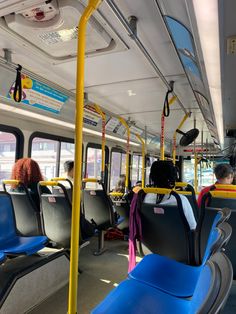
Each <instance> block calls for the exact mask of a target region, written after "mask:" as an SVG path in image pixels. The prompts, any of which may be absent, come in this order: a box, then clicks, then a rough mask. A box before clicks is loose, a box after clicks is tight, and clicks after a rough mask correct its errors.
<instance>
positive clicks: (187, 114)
mask: <svg viewBox="0 0 236 314" xmlns="http://www.w3.org/2000/svg"><path fill="white" fill-rule="evenodd" d="M189 116H190V113H186V115H185V116H184V117H183V119H182V120H181V122H180V124H179V126H178V128H177V129H176V130H175V132H174V135H173V151H172V154H173V155H172V156H173V164H174V165H175V163H176V135H177V130H180V129H181V128H182V126H183V124H184V122H185V121H186V119H187V118H188V117H189Z"/></svg>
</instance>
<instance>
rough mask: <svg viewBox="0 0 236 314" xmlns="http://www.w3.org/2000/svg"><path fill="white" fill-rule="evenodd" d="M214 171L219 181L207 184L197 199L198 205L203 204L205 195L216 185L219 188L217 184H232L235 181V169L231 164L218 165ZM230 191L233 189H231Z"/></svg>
mask: <svg viewBox="0 0 236 314" xmlns="http://www.w3.org/2000/svg"><path fill="white" fill-rule="evenodd" d="M214 173H215V176H216V179H217V181H216V183H215V184H213V185H210V186H207V187H205V188H204V189H202V190H201V192H200V194H199V195H198V199H197V203H198V207H200V206H201V202H202V198H203V195H204V194H206V193H208V192H209V191H210V190H211V189H212V188H213V187H214V186H215V187H216V189H217V184H226V185H227V184H229V185H230V184H232V182H233V179H234V171H233V168H232V167H231V166H230V165H229V164H219V165H217V166H216V167H215V169H214ZM221 190H222V189H221ZM223 191H227V189H224V190H223ZM229 191H232V190H229Z"/></svg>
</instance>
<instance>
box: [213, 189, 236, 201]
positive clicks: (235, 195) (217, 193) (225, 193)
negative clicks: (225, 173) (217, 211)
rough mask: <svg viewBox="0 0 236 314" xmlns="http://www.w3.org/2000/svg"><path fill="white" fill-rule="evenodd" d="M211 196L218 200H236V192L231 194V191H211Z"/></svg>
mask: <svg viewBox="0 0 236 314" xmlns="http://www.w3.org/2000/svg"><path fill="white" fill-rule="evenodd" d="M209 193H211V195H212V196H213V197H218V198H235V199H236V192H231V191H217V190H214V191H210V192H209Z"/></svg>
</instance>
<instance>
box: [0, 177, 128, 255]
mask: <svg viewBox="0 0 236 314" xmlns="http://www.w3.org/2000/svg"><path fill="white" fill-rule="evenodd" d="M58 179H60V180H58V181H57V182H56V184H55V185H52V193H51V194H48V193H46V194H45V193H43V189H41V185H40V184H39V186H38V190H39V195H40V201H41V206H40V211H38V209H37V208H36V206H35V204H34V202H33V201H32V198H31V195H30V193H29V191H28V189H27V188H26V187H25V186H24V185H23V184H22V183H19V182H18V186H19V187H20V192H17V191H15V190H12V189H11V186H12V184H11V181H10V180H7V181H6V183H7V184H5V183H4V189H5V191H8V193H9V194H10V195H11V199H12V202H13V207H14V213H15V218H16V227H17V232H18V233H19V234H21V235H24V236H36V235H42V234H43V235H45V236H47V238H48V239H49V240H50V242H51V243H52V244H53V245H54V246H55V247H58V248H60V247H63V248H69V247H70V234H71V210H72V191H73V186H72V184H71V183H70V181H69V180H64V181H63V179H62V178H58ZM65 181H66V182H65ZM42 184H43V183H42ZM101 187H102V189H101V190H96V191H91V190H87V189H84V190H83V195H82V199H83V202H82V211H81V217H80V220H81V230H82V234H81V237H82V238H86V237H88V236H92V235H93V234H94V231H95V230H96V232H97V234H98V248H97V250H96V252H95V254H96V255H99V254H101V253H102V252H103V250H104V233H105V230H107V229H108V228H110V227H114V226H116V225H118V224H119V223H120V222H121V221H122V218H121V217H119V218H118V217H116V216H115V213H114V210H113V206H112V202H111V200H110V199H109V197H108V196H107V194H106V191H105V188H104V186H103V185H102V184H101ZM18 190H19V189H18ZM85 216H86V218H85ZM83 231H84V232H83ZM81 237H80V238H81Z"/></svg>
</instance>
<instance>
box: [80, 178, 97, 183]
mask: <svg viewBox="0 0 236 314" xmlns="http://www.w3.org/2000/svg"><path fill="white" fill-rule="evenodd" d="M82 181H83V183H88V182H93V183H98V182H99V181H100V180H98V179H96V178H84V179H83V180H82Z"/></svg>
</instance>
